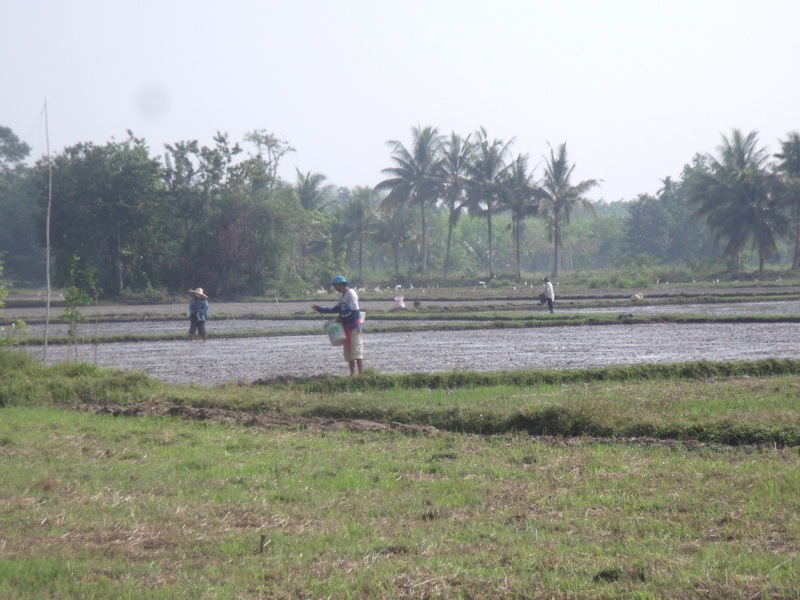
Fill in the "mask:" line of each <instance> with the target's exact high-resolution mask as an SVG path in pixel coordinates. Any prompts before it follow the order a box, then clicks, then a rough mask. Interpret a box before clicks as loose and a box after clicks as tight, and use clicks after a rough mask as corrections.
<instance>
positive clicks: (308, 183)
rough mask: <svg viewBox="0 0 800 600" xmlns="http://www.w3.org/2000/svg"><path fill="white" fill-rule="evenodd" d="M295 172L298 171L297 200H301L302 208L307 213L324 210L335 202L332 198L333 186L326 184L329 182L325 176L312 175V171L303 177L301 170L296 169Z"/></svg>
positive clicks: (319, 174)
mask: <svg viewBox="0 0 800 600" xmlns="http://www.w3.org/2000/svg"><path fill="white" fill-rule="evenodd" d="M295 171H297V183H296V184H295V191H296V193H297V198H298V199H299V200H300V206H302V207H303V208H304V209H305V210H307V211H312V210H323V209H324V208H325V207H326V206H328V205H329V204H331V202H333V198H332V197H331V196H332V193H331V192H332V190H333V186H331V185H326V184H325V181H326V180H327V177H325V175H323V174H321V173H311V172H310V171H309V172H308V173H306V174H305V175H303V174H302V173H301V172H300V169H297V168H295Z"/></svg>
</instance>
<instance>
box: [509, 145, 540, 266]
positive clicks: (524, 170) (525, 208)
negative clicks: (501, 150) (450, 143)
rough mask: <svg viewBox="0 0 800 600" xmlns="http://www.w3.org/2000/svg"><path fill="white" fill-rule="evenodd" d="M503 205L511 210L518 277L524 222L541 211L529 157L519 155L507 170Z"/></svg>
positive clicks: (537, 189)
mask: <svg viewBox="0 0 800 600" xmlns="http://www.w3.org/2000/svg"><path fill="white" fill-rule="evenodd" d="M500 193H501V206H502V207H503V208H506V209H509V210H510V211H511V235H512V238H513V240H514V259H515V268H516V275H517V278H521V277H522V267H521V260H520V238H521V232H522V222H523V221H524V220H525V219H526V218H528V217H532V216H535V215H537V214H538V213H539V188H538V185H537V183H536V182H535V181H534V179H533V171H528V157H527V156H524V155H522V154H520V155H518V156H517V158H515V159H514V160H513V161H512V162H511V164H510V165H509V166H508V169H507V170H506V172H505V177H504V178H503V187H502V189H501V192H500Z"/></svg>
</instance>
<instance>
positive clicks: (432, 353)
mask: <svg viewBox="0 0 800 600" xmlns="http://www.w3.org/2000/svg"><path fill="white" fill-rule="evenodd" d="M364 338H365V356H366V360H365V363H366V365H367V366H369V367H371V368H373V369H375V370H376V371H378V372H381V373H406V372H446V371H452V370H475V371H496V370H512V369H529V368H533V369H538V368H548V369H550V368H552V369H576V368H584V367H602V366H609V365H625V364H637V363H677V362H687V361H696V360H711V361H729V360H758V359H764V358H796V359H800V324H797V323H776V324H761V323H757V324H756V323H754V324H689V325H684V324H656V325H652V324H651V325H607V326H595V327H552V328H536V329H514V330H491V331H487V330H481V331H429V332H425V333H369V331H368V329H367V331H366V332H365V334H364ZM33 352H34V353H35V354H39V355H40V354H41V349H40V348H39V349H33ZM65 354H66V348H64V347H58V346H54V347H50V348H49V349H48V362H53V361H57V360H63V359H64V358H65ZM78 355H79V358H80V359H81V360H85V361H88V362H96V363H97V364H99V365H102V366H110V367H119V368H123V369H132V370H137V371H144V372H147V373H149V374H151V375H152V376H154V377H156V378H158V379H162V380H164V381H170V382H174V383H196V384H200V385H204V386H210V385H214V384H217V383H222V382H228V381H233V382H236V381H242V382H250V381H253V380H255V379H259V378H271V377H276V376H282V375H292V376H311V375H320V374H324V373H331V374H334V375H345V374H346V373H347V367H346V364H345V363H344V361H343V359H342V354H341V350H340V349H339V348H333V347H331V346H330V345H329V343H328V339H327V337H326V336H324V335H322V334H320V335H318V336H279V337H270V338H247V339H232V340H221V339H217V340H214V339H211V340H209V341H208V342H205V343H203V342H188V341H181V342H136V343H109V344H100V345H98V346H96V347H95V346H91V345H88V344H86V345H83V346H80V347H79V348H78Z"/></svg>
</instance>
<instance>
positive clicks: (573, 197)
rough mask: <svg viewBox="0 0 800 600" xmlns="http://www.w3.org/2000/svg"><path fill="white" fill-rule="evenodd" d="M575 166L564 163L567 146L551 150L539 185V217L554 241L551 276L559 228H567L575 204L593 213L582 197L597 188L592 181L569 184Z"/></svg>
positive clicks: (557, 255)
mask: <svg viewBox="0 0 800 600" xmlns="http://www.w3.org/2000/svg"><path fill="white" fill-rule="evenodd" d="M574 170H575V165H574V164H573V165H570V164H569V161H568V160H567V144H566V142H564V143H563V144H561V145H560V146H559V147H558V150H557V151H556V152H554V151H553V149H552V148H550V158H547V159H546V162H545V168H544V177H543V179H542V182H541V185H540V192H541V200H540V202H541V204H540V208H539V214H540V215H542V216H543V217H544V218H545V219H546V220H547V231H548V234H549V236H550V241H551V242H553V273H552V276H553V277H557V276H558V265H559V259H560V253H561V250H562V246H563V244H562V238H561V235H562V228H563V226H564V225H569V218H570V214H571V213H572V210H573V208H574V207H575V205H576V204H580V205H581V206H583V207H584V208H586V209H587V210H589V211H590V212H591V213H592V214H594V205H593V204H592V203H591V201H589V200H587V199H586V198H584V194H586V192H588V191H589V190H591V189H592V188H594V187H596V186H597V185H598V182H597V180H595V179H586V180H584V181H581V182H579V183H576V184H574V185H573V184H572V182H571V181H570V179H571V178H572V172H573V171H574Z"/></svg>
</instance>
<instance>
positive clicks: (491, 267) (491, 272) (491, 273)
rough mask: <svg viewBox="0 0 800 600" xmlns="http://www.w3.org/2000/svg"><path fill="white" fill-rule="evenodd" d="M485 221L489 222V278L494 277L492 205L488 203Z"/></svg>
mask: <svg viewBox="0 0 800 600" xmlns="http://www.w3.org/2000/svg"><path fill="white" fill-rule="evenodd" d="M486 217H487V221H488V222H489V279H491V278H492V277H494V252H493V251H492V207H491V204H490V205H488V209H487V211H486Z"/></svg>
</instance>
